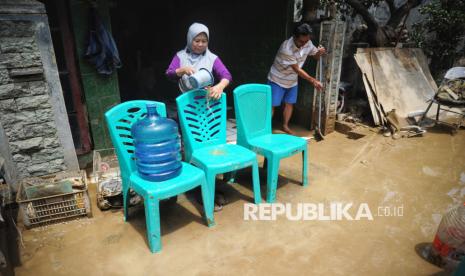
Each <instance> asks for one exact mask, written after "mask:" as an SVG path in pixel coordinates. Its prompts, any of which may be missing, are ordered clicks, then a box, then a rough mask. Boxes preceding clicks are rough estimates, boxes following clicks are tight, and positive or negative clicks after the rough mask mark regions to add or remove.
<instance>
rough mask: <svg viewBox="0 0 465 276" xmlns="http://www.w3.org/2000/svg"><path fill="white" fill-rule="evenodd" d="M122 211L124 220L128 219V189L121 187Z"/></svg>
mask: <svg viewBox="0 0 465 276" xmlns="http://www.w3.org/2000/svg"><path fill="white" fill-rule="evenodd" d="M123 213H124V221H128V219H129V189H123Z"/></svg>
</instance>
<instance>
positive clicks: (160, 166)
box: [131, 104, 182, 182]
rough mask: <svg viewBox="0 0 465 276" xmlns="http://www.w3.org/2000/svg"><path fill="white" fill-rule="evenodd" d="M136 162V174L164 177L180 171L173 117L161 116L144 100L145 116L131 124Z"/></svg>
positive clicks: (164, 178) (176, 133)
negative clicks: (145, 103) (145, 105)
mask: <svg viewBox="0 0 465 276" xmlns="http://www.w3.org/2000/svg"><path fill="white" fill-rule="evenodd" d="M131 134H132V137H133V138H134V146H135V153H134V154H135V157H136V166H137V170H138V172H139V175H140V177H142V178H143V179H146V180H150V181H156V182H158V181H164V180H167V179H170V178H173V177H176V176H178V175H179V174H180V173H181V169H182V164H181V152H180V149H181V141H180V138H179V137H180V136H179V132H178V126H177V124H176V122H175V121H173V120H171V119H168V118H165V117H161V116H160V115H159V114H158V112H157V107H156V105H155V104H147V116H146V117H145V118H143V119H141V120H139V121H137V122H136V123H134V125H133V126H132V128H131Z"/></svg>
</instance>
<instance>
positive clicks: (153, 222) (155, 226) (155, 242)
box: [144, 194, 161, 253]
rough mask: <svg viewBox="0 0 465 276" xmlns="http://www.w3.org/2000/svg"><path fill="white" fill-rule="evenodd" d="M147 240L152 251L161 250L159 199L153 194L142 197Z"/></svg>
mask: <svg viewBox="0 0 465 276" xmlns="http://www.w3.org/2000/svg"><path fill="white" fill-rule="evenodd" d="M144 205H145V222H146V225H147V240H148V242H149V247H150V251H151V252H152V253H155V252H159V251H161V231H160V201H159V200H158V199H157V198H155V197H154V196H153V195H150V194H148V195H146V196H145V198H144Z"/></svg>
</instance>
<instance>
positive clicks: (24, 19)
mask: <svg viewBox="0 0 465 276" xmlns="http://www.w3.org/2000/svg"><path fill="white" fill-rule="evenodd" d="M0 11H1V14H2V15H1V16H0V129H1V130H2V131H0V133H1V134H2V135H1V137H0V144H1V145H0V148H1V149H2V150H1V151H2V152H1V153H2V155H3V156H4V157H5V159H7V161H8V160H9V161H10V166H9V168H8V166H7V169H9V170H10V174H14V176H13V177H12V178H13V180H15V178H19V179H20V178H23V177H28V176H38V175H45V174H50V173H54V172H58V171H62V170H65V169H67V167H68V166H67V165H68V164H69V162H67V157H66V155H67V153H66V152H67V151H65V149H64V146H63V145H64V144H66V143H63V129H64V130H69V124H68V125H67V117H66V116H67V114H66V112H62V111H61V110H65V109H64V103H63V99H62V95H61V87H60V85H59V79H58V75H57V74H56V64H54V63H53V62H54V58H53V47H52V45H51V42H50V34H49V32H48V24H47V18H46V16H45V10H44V9H43V5H42V4H40V3H38V2H35V1H4V2H2V3H0ZM38 14H39V15H38ZM44 28H45V30H46V31H47V32H45V36H44V32H43V30H44ZM47 35H48V36H47ZM40 44H42V45H40ZM44 46H45V47H46V50H45V51H44V50H43V48H44ZM41 47H42V48H41ZM44 53H45V54H44ZM51 61H53V62H51ZM50 72H52V73H54V74H51V73H50ZM57 87H58V89H57ZM56 92H59V93H58V95H59V97H58V99H61V101H59V100H58V101H57V96H56V94H57V93H56ZM60 97H61V98H60ZM57 103H58V104H57ZM60 103H62V104H63V106H61V105H60ZM57 111H58V112H57ZM63 117H64V120H65V122H66V124H65V125H64V127H63V126H62V123H61V122H60V121H59V120H57V118H63ZM59 127H62V129H60V130H59ZM66 127H67V129H66ZM60 131H61V132H60ZM65 136H66V135H65ZM69 137H70V135H68V136H67V138H68V140H69ZM71 143H72V140H71ZM68 144H69V141H68ZM67 150H68V149H67ZM72 150H74V148H73V149H72ZM74 158H75V152H74ZM67 163H68V164H67ZM74 163H77V162H74ZM72 167H73V168H75V167H76V166H72ZM13 182H15V181H13Z"/></svg>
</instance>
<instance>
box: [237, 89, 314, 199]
mask: <svg viewBox="0 0 465 276" xmlns="http://www.w3.org/2000/svg"><path fill="white" fill-rule="evenodd" d="M234 109H235V112H236V124H237V144H238V145H241V146H244V147H246V148H249V149H251V150H253V151H254V152H256V153H257V154H260V155H263V156H264V157H265V158H266V161H267V164H268V165H267V192H266V201H267V202H269V203H272V202H274V201H275V199H276V188H277V183H278V170H279V162H280V160H281V159H283V158H286V157H289V156H291V155H294V154H296V153H302V184H303V186H307V185H308V183H307V141H306V140H305V139H302V138H300V137H296V136H292V135H287V134H271V87H270V86H269V85H264V84H244V85H241V86H238V87H237V88H236V89H234Z"/></svg>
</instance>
